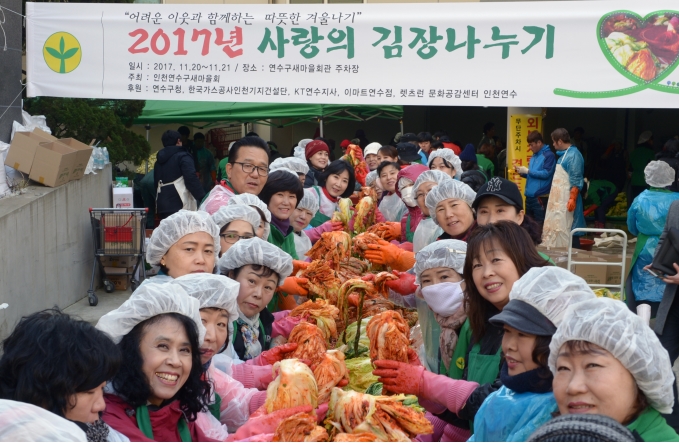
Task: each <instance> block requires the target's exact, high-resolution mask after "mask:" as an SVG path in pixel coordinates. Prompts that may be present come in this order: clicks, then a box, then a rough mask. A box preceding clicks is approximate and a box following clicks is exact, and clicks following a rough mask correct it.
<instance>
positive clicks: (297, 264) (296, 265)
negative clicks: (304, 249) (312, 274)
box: [292, 260, 311, 275]
mask: <svg viewBox="0 0 679 443" xmlns="http://www.w3.org/2000/svg"><path fill="white" fill-rule="evenodd" d="M310 264H311V263H309V262H308V261H303V260H293V261H292V275H295V274H297V273H298V272H299V271H303V270H304V269H306V268H308V267H309V265H310Z"/></svg>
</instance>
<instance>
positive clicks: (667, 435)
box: [627, 406, 679, 441]
mask: <svg viewBox="0 0 679 443" xmlns="http://www.w3.org/2000/svg"><path fill="white" fill-rule="evenodd" d="M627 429H629V430H630V431H632V432H634V431H636V432H637V433H638V434H639V436H641V438H642V439H643V441H679V435H677V433H676V431H675V430H674V429H673V428H672V427H671V426H670V425H668V424H667V422H666V421H665V419H664V418H663V417H662V416H661V415H660V413H659V412H658V411H656V410H655V409H653V408H652V407H650V406H649V407H648V408H646V410H645V411H644V412H642V413H641V415H640V416H639V417H638V418H637V419H636V420H634V421H633V422H632V423H630V424H629V425H628V426H627Z"/></svg>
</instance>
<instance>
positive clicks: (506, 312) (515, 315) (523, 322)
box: [489, 300, 556, 335]
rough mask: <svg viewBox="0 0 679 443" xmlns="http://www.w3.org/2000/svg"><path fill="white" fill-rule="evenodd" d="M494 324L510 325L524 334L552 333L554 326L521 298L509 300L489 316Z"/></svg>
mask: <svg viewBox="0 0 679 443" xmlns="http://www.w3.org/2000/svg"><path fill="white" fill-rule="evenodd" d="M489 321H490V323H491V324H493V325H495V326H504V325H507V326H511V327H512V328H514V329H517V330H519V331H521V332H525V333H526V334H532V335H554V333H555V332H556V326H554V323H552V322H551V321H550V320H549V319H548V318H547V317H545V316H544V315H543V314H542V313H541V312H540V311H538V310H537V309H535V308H534V307H533V306H531V305H529V304H528V303H526V302H524V301H521V300H509V303H507V305H506V306H505V307H504V308H502V312H500V313H499V314H497V315H494V316H493V317H491V318H490V320H489Z"/></svg>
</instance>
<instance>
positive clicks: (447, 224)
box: [365, 180, 476, 271]
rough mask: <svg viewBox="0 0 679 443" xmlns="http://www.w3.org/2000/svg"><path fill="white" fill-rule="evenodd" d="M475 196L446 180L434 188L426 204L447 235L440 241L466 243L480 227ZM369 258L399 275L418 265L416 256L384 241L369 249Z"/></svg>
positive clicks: (463, 187)
mask: <svg viewBox="0 0 679 443" xmlns="http://www.w3.org/2000/svg"><path fill="white" fill-rule="evenodd" d="M475 196H476V193H475V192H474V191H472V189H471V188H470V187H469V186H467V185H465V184H464V183H462V182H459V181H457V180H446V181H444V182H441V184H439V185H438V186H435V187H433V188H431V190H430V191H429V194H428V195H427V198H426V200H425V202H426V204H427V209H428V210H429V214H430V215H431V217H432V219H433V220H434V222H435V223H436V224H437V225H438V226H440V227H441V229H443V231H444V232H443V234H442V235H441V236H440V237H439V239H453V240H462V241H466V239H467V237H468V236H469V233H470V232H471V231H472V229H473V228H474V227H475V226H476V222H475V221H474V211H473V210H472V203H473V202H474V197H475ZM365 258H366V259H368V260H370V262H372V263H373V264H378V265H387V266H389V267H391V268H392V269H395V270H397V271H407V270H408V269H410V268H412V267H413V265H414V264H415V254H413V253H412V252H410V251H406V250H403V249H401V248H399V247H398V246H396V245H393V244H391V243H388V242H386V241H384V240H381V241H380V242H379V243H377V244H371V245H368V250H367V251H366V252H365Z"/></svg>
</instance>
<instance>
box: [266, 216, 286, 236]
mask: <svg viewBox="0 0 679 443" xmlns="http://www.w3.org/2000/svg"><path fill="white" fill-rule="evenodd" d="M271 224H272V225H274V226H275V227H276V228H278V230H279V231H281V234H283V236H284V237H285V236H287V235H288V234H289V233H290V220H289V219H288V220H281V219H279V218H277V217H276V216H275V215H273V214H271Z"/></svg>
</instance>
